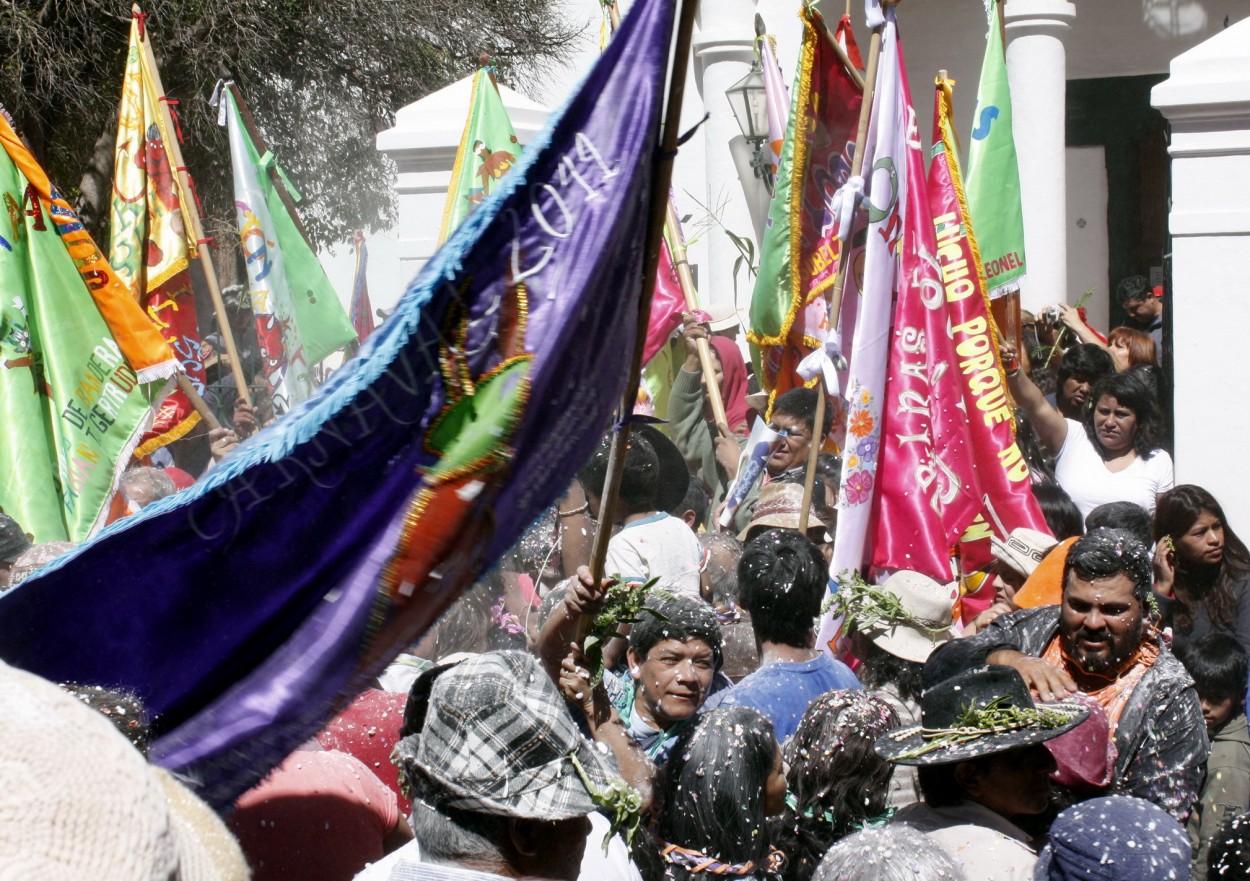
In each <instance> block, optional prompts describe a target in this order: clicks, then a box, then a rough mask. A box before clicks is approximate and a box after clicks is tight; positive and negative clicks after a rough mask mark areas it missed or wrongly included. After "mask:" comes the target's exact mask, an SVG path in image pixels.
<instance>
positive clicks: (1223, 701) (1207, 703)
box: [1198, 692, 1237, 731]
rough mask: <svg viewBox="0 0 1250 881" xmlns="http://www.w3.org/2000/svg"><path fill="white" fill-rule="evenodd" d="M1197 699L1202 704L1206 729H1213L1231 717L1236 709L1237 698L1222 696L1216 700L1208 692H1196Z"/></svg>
mask: <svg viewBox="0 0 1250 881" xmlns="http://www.w3.org/2000/svg"><path fill="white" fill-rule="evenodd" d="M1198 700H1199V701H1200V702H1201V704H1202V718H1203V719H1204V720H1205V721H1206V723H1207V731H1214V730H1215V729H1216V728H1219V727H1220V726H1221V725H1223V724H1224V723H1225V722H1227V721H1228V720H1229V719H1231V718H1232V717H1233V713H1234V712H1236V710H1237V698H1235V697H1224V698H1220V699H1219V700H1216V699H1215V698H1214V697H1212V696H1211V695H1209V694H1203V693H1202V692H1198Z"/></svg>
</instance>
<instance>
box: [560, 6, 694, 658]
mask: <svg viewBox="0 0 1250 881" xmlns="http://www.w3.org/2000/svg"><path fill="white" fill-rule="evenodd" d="M698 7H699V3H698V0H682V6H681V13H680V15H679V17H678V21H677V35H676V36H677V39H676V43H675V49H674V52H673V60H672V74H671V76H670V79H669V87H668V101H667V103H666V105H665V108H664V117H663V120H662V122H661V124H662V125H663V133H662V135H661V138H660V149H659V151H658V158H657V160H656V171H655V178H654V180H653V181H652V184H651V186H652V193H651V206H650V207H651V214H650V219H649V221H648V223H647V240H646V241H647V248H646V252H645V253H646V256H645V257H644V262H643V267H644V271H643V276H644V277H643V279H642V292H641V294H640V296H639V298H638V324H637V326H638V333H637V334H636V338H635V340H634V352H633V357H632V358H631V360H630V365H629V375H628V377H627V379H626V381H625V392H624V394H623V395H622V398H621V406H620V415H621V418H620V419H619V420H618V421H617V426H616V431H615V433H614V434H613V436H612V447H611V449H610V450H609V452H608V472H607V476H606V478H605V480H604V485H603V495H602V496H601V497H600V500H599V523H598V526H597V527H596V529H595V538H594V543H593V545H592V548H591V553H590V573H591V578H592V579H593V580H594V583H595V584H598V583H599V582H600V581H601V580H602V579H603V574H604V573H603V566H604V561H605V560H606V558H607V554H608V540H609V539H610V538H611V537H612V523H613V522H614V521H615V520H616V503H617V494H618V493H619V491H620V488H621V472H622V470H623V468H624V465H625V449H626V445H627V444H628V442H629V416H630V414H631V413H633V409H634V402H635V401H636V400H637V397H638V379H639V376H640V375H641V373H642V351H643V346H644V345H645V343H646V334H645V333H644V332H643V329H644V328H645V327H646V323H647V316H648V315H649V314H650V312H651V295H652V293H653V292H654V291H655V274H656V265H657V263H658V262H659V256H660V239H661V236H662V235H663V229H664V217H665V212H666V211H667V209H668V205H667V202H668V190H669V182H670V181H671V179H672V174H673V159H674V158H675V157H676V155H677V130H678V128H679V127H680V124H681V102H682V96H683V94H684V92H685V89H686V60H687V58H688V57H689V55H690V39H691V32H692V31H693V30H694V16H695V12H696V11H697V10H698ZM610 9H611V11H612V13H613V17H614V20H616V21H619V20H620V19H619V15H618V14H616V9H615V6H612V7H610ZM590 624H591V621H590V616H589V615H583V616H582V619H581V621H580V622H579V629H578V642H581V641H582V640H584V639H585V635H586V630H587V628H589V626H590Z"/></svg>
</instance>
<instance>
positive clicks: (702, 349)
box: [639, 197, 729, 437]
mask: <svg viewBox="0 0 1250 881" xmlns="http://www.w3.org/2000/svg"><path fill="white" fill-rule="evenodd" d="M666 201H667V202H668V211H667V213H666V217H665V221H664V228H665V230H666V231H667V232H668V241H669V253H670V254H672V257H673V266H674V267H676V269H677V280H678V281H679V282H680V283H681V293H682V296H683V297H685V299H686V311H688V312H693V311H694V310H696V309H698V308H699V303H698V301H697V300H696V299H695V296H696V295H695V289H694V276H693V275H691V273H690V262H689V261H688V260H687V259H686V243H685V242H683V241H682V238H681V221H680V220H678V219H677V209H676V208H674V207H673V200H672V198H671V197H670V198H668V199H667V200H666ZM645 328H646V323H645V322H644V323H643V324H642V325H641V327H640V328H639V332H640V333H644V334H645ZM695 347H696V348H697V349H698V352H699V366H700V367H701V368H702V369H703V385H704V392H705V393H706V394H707V399H708V403H710V404H711V405H712V421H713V422H714V423H716V430H717V431H718V432H719V433H720V435H721V437H728V436H729V434H728V431H729V419H728V417H727V416H726V415H725V402H724V400H722V399H721V394H720V386H719V385H717V383H716V367H715V366H714V365H713V364H712V346H711V343H709V342H708V341H707V340H706V339H704V338H702V337H700V338H699V339H697V340H695Z"/></svg>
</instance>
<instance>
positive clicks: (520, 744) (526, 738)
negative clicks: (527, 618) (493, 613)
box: [391, 652, 617, 820]
mask: <svg viewBox="0 0 1250 881" xmlns="http://www.w3.org/2000/svg"><path fill="white" fill-rule="evenodd" d="M401 734H403V735H404V738H403V739H402V740H401V741H400V742H399V743H398V744H396V746H395V750H394V753H393V754H392V756H391V760H392V761H393V762H395V764H396V765H398V766H399V771H400V776H401V777H402V778H403V779H405V780H406V781H407V782H408V784H409V785H410V786H411V787H412V794H413V797H414V798H417V799H420V800H422V801H424V802H426V803H427V804H429V805H431V806H433V807H435V808H440V807H447V808H456V809H460V810H466V811H473V812H476V813H484V814H501V815H504V816H509V817H523V818H529V819H537V820H565V819H569V818H572V817H582V816H585V815H586V814H589V813H590V812H591V811H594V810H595V809H596V807H597V806H596V804H595V801H594V798H593V795H594V794H595V793H597V792H606V791H607V790H608V789H609V788H610V787H611V785H612V784H613V782H614V781H616V779H617V772H616V768H615V764H614V762H613V760H612V759H611V758H610V757H609V756H608V755H605V754H604V753H601V752H599V751H598V749H596V747H595V746H593V745H592V744H591V743H590V742H589V741H587V740H586V739H585V738H583V737H582V735H581V732H579V731H578V729H577V725H576V724H574V722H573V718H572V717H571V716H570V715H569V711H568V709H567V707H566V706H565V703H564V700H563V698H561V697H560V694H559V692H557V691H556V687H555V685H554V684H553V683H552V682H551V679H549V678H548V676H547V674H546V673H545V672H543V670H542V668H541V667H540V666H539V665H538V661H537V660H536V659H535V658H534V657H533V656H532V655H529V654H526V653H525V652H491V653H488V654H483V655H475V656H473V657H471V658H469V659H467V660H464V661H461V662H460V663H458V664H455V665H451V666H446V667H436V668H434V669H433V670H429V671H427V672H425V673H423V674H422V675H421V676H420V678H418V679H417V681H416V682H415V683H414V684H413V686H412V691H411V692H410V694H409V696H408V706H407V707H406V709H405V711H404V728H403V730H402V731H401ZM583 773H584V774H585V778H586V779H585V780H583V777H582V774H583ZM588 783H589V787H593V791H592V789H591V788H588V785H587V784H588Z"/></svg>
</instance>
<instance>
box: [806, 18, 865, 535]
mask: <svg viewBox="0 0 1250 881" xmlns="http://www.w3.org/2000/svg"><path fill="white" fill-rule="evenodd" d="M884 27H885V26H884V25H879V26H878V27H875V28H873V29H872V39H871V41H870V42H869V43H868V71H867V77H866V78H865V80H864V98H863V101H862V102H861V103H860V105H859V127H858V128H857V129H856V132H855V155H854V156H853V157H852V159H851V177H856V176H858V175H859V174H860V173H861V172H862V171H863V170H864V151H863V145H864V141H865V139H866V138H867V137H868V123H869V121H870V120H871V118H872V105H873V102H874V99H875V92H876V89H877V67H878V66H879V64H878V63H879V61H880V59H881V31H882V30H883V29H884ZM826 33H828V29H826ZM831 42H834V44H835V45H836V41H831ZM849 244H850V243H849V242H848V243H847V245H849ZM849 251H850V248H849V247H846V246H844V247H843V250H842V251H841V252H840V253H839V255H838V272H837V275H836V276H835V278H834V281H833V287H832V289H831V290H830V292H829V326H830V327H832V328H836V327H837V326H838V316H839V314H840V313H841V311H842V291H843V290H844V289H845V288H846V273H847V271H848V270H849V268H850V261H849V260H848V259H846V258H847V256H848V255H849ZM816 390H817V392H818V395H817V398H816V422H815V424H814V425H813V426H812V445H811V448H810V449H809V450H808V453H807V474H806V476H805V477H804V480H803V506H802V508H800V509H799V531H800V532H804V531H806V530H807V522H808V520H809V519H811V511H812V491H813V489H814V488H815V485H816V462H817V458H818V457H819V455H820V447H821V444H822V442H823V440H824V438H823V435H822V436H821V437H820V438H819V439H818V438H817V433H818V432H821V430H822V429H823V427H824V422H825V397H826V395H827V393H828V390H827V389H826V388H825V378H824V374H823V373H822V374H821V376H820V378H819V380H818V381H817V383H816Z"/></svg>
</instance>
